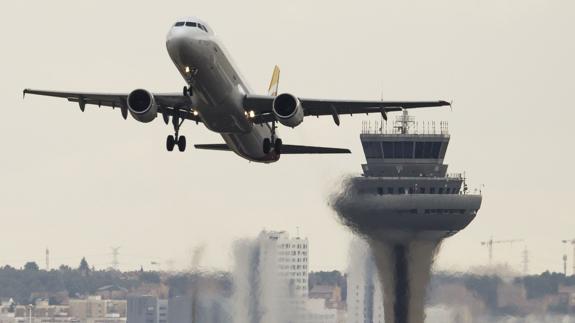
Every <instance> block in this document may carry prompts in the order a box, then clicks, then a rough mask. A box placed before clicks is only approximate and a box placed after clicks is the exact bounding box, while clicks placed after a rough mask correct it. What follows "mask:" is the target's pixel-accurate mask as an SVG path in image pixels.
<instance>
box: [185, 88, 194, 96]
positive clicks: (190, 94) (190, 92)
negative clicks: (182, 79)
mask: <svg viewBox="0 0 575 323" xmlns="http://www.w3.org/2000/svg"><path fill="white" fill-rule="evenodd" d="M182 94H183V95H184V96H192V95H194V91H193V90H192V87H191V86H189V87H188V86H184V89H183V90H182Z"/></svg>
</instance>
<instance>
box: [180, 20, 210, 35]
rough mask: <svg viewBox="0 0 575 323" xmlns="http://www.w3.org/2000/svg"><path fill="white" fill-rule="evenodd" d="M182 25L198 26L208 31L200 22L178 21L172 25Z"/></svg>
mask: <svg viewBox="0 0 575 323" xmlns="http://www.w3.org/2000/svg"><path fill="white" fill-rule="evenodd" d="M182 26H186V27H197V28H200V29H201V30H203V31H205V32H208V28H206V26H204V25H202V24H200V23H196V22H193V21H186V22H184V21H178V22H176V24H175V25H174V27H182Z"/></svg>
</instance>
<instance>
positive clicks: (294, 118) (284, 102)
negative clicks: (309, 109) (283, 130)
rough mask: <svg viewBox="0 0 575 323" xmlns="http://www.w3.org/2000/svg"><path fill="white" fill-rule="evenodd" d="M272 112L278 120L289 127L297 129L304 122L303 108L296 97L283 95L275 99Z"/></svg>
mask: <svg viewBox="0 0 575 323" xmlns="http://www.w3.org/2000/svg"><path fill="white" fill-rule="evenodd" d="M272 106H273V108H272V111H273V113H274V116H275V117H276V119H277V120H278V121H279V122H280V123H281V124H283V125H284V126H287V127H292V128H293V127H296V126H298V125H299V124H300V123H302V122H303V117H304V113H303V107H302V106H301V102H299V100H298V98H296V97H295V96H293V95H291V94H288V93H283V94H280V95H278V96H276V98H275V99H274V102H273V104H272Z"/></svg>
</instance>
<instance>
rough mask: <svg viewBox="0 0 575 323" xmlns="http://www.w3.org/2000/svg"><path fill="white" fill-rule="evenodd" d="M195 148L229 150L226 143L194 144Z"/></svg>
mask: <svg viewBox="0 0 575 323" xmlns="http://www.w3.org/2000/svg"><path fill="white" fill-rule="evenodd" d="M194 147H196V149H207V150H221V151H230V150H231V149H230V147H228V145H226V144H207V145H194Z"/></svg>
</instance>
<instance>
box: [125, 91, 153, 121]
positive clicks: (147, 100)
mask: <svg viewBox="0 0 575 323" xmlns="http://www.w3.org/2000/svg"><path fill="white" fill-rule="evenodd" d="M128 109H129V110H130V114H131V115H132V117H134V119H136V120H138V121H140V122H150V121H152V120H154V119H156V116H157V114H158V105H157V104H156V100H155V99H154V95H152V93H150V92H148V91H146V90H143V89H137V90H134V91H132V92H131V93H130V94H129V95H128Z"/></svg>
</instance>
